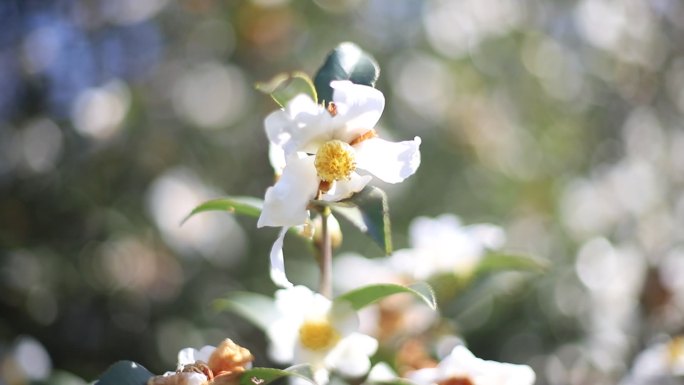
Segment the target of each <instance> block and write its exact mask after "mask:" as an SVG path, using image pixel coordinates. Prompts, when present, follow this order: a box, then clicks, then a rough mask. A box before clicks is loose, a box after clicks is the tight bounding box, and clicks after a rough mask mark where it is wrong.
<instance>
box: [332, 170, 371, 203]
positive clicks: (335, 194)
mask: <svg viewBox="0 0 684 385" xmlns="http://www.w3.org/2000/svg"><path fill="white" fill-rule="evenodd" d="M371 179H373V178H372V177H371V176H370V175H359V174H357V173H355V172H353V173H352V174H351V175H350V176H349V180H338V181H337V182H335V183H333V186H332V187H331V188H330V190H329V191H328V192H327V193H325V194H324V195H323V196H322V198H323V200H325V201H330V202H336V201H339V200H342V199H345V198H349V197H350V196H352V195H353V194H354V193H357V192H359V191H361V190H363V188H364V187H366V185H367V184H368V182H370V181H371Z"/></svg>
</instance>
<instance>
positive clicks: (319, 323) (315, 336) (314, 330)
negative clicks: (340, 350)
mask: <svg viewBox="0 0 684 385" xmlns="http://www.w3.org/2000/svg"><path fill="white" fill-rule="evenodd" d="M339 339H340V335H339V334H338V333H337V330H335V329H334V328H333V327H332V325H330V322H328V321H327V320H309V321H304V323H303V324H302V326H300V328H299V341H300V342H301V343H302V345H303V346H304V347H306V348H308V349H311V350H322V349H326V348H330V347H332V346H333V345H334V344H335V343H336V342H337V341H338V340H339Z"/></svg>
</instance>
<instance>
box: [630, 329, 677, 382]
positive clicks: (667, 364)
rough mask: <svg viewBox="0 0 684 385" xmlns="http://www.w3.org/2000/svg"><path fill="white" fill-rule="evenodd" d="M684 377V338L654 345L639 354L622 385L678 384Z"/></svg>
mask: <svg viewBox="0 0 684 385" xmlns="http://www.w3.org/2000/svg"><path fill="white" fill-rule="evenodd" d="M682 376H684V336H679V337H675V338H673V339H671V340H669V341H666V342H661V343H657V344H654V345H652V346H650V347H648V348H646V349H645V350H644V351H642V352H641V353H639V354H638V355H637V357H636V358H635V360H634V363H633V364H632V367H631V370H630V373H629V375H628V376H626V377H625V378H624V379H623V380H622V382H620V384H621V385H637V384H638V385H651V384H669V383H677V382H676V380H675V379H676V378H678V377H682Z"/></svg>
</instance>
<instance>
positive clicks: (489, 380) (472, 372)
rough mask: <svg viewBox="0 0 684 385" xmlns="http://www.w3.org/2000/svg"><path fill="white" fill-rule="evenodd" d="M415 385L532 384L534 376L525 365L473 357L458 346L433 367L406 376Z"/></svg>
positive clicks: (461, 346)
mask: <svg viewBox="0 0 684 385" xmlns="http://www.w3.org/2000/svg"><path fill="white" fill-rule="evenodd" d="M406 377H407V378H408V379H409V380H411V381H412V382H414V383H416V384H418V385H435V384H437V385H439V384H462V385H532V384H533V383H534V380H535V374H534V371H533V370H532V368H530V367H529V366H527V365H515V364H508V363H502V362H496V361H485V360H482V359H480V358H477V357H475V356H474V355H473V353H471V352H470V351H469V350H468V349H467V348H466V347H465V346H463V345H459V346H457V347H455V348H454V350H452V351H451V353H450V354H449V355H448V356H446V357H445V358H444V359H443V360H442V361H441V362H440V363H439V365H438V366H437V367H436V368H427V369H419V370H415V371H413V372H409V373H407V374H406Z"/></svg>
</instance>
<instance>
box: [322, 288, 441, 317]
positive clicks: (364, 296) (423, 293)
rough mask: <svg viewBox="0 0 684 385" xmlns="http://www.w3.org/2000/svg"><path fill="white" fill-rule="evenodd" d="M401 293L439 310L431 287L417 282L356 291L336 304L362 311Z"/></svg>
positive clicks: (340, 298) (336, 299)
mask: <svg viewBox="0 0 684 385" xmlns="http://www.w3.org/2000/svg"><path fill="white" fill-rule="evenodd" d="M399 293H408V294H412V295H414V296H416V297H418V298H419V299H420V300H422V301H423V302H425V303H426V304H427V305H428V306H430V308H432V309H436V308H437V301H436V300H435V293H434V292H433V291H432V288H431V287H430V285H428V284H427V283H424V282H417V283H414V284H412V285H410V286H402V285H396V284H393V283H381V284H375V285H369V286H364V287H360V288H358V289H354V290H352V291H349V292H347V293H344V294H342V295H340V296H339V297H337V298H335V300H334V301H335V302H340V301H346V302H348V303H350V304H351V306H352V308H354V309H355V310H359V309H362V308H364V307H366V306H368V305H370V304H373V303H375V302H377V301H379V300H381V299H383V298H385V297H387V296H390V295H393V294H399Z"/></svg>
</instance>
